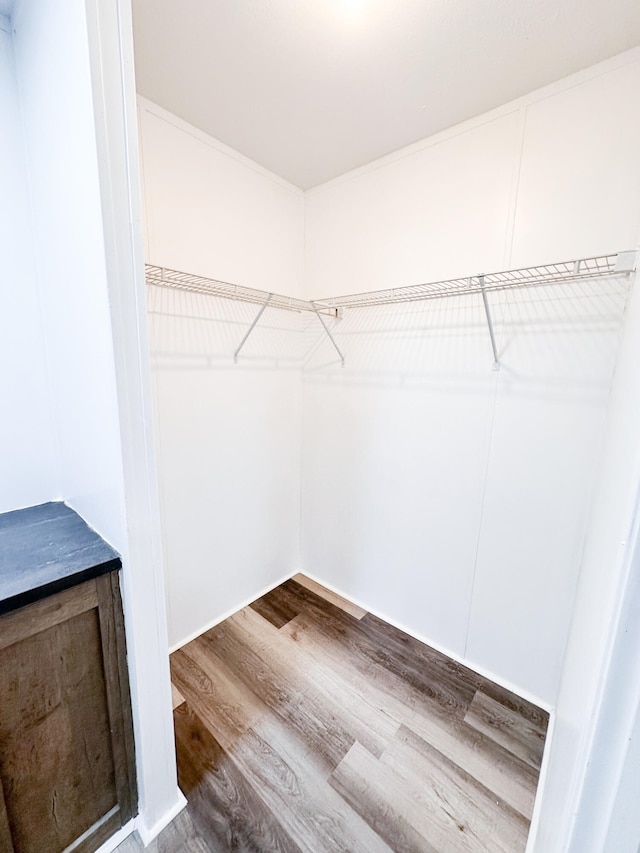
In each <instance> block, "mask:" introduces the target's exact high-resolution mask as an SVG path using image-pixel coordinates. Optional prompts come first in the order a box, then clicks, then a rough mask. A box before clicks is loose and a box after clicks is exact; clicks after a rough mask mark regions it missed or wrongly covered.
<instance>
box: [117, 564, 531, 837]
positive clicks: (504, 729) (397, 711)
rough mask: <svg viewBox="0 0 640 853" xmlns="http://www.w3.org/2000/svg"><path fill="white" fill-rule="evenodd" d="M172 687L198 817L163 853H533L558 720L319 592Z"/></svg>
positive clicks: (287, 593) (182, 778)
mask: <svg viewBox="0 0 640 853" xmlns="http://www.w3.org/2000/svg"><path fill="white" fill-rule="evenodd" d="M171 674H172V681H173V685H174V703H176V708H175V711H174V719H175V727H176V745H177V755H178V773H179V784H180V787H181V789H182V791H183V792H184V794H185V796H186V797H187V799H188V802H189V805H188V807H187V809H186V810H185V811H184V812H183V813H182V815H180V816H179V817H178V818H177V819H176V821H174V822H173V824H172V825H171V826H170V827H168V828H167V829H166V830H165V831H164V832H163V833H162V834H161V836H160V837H159V838H158V839H157V840H156V841H155V842H154V845H155V846H153V847H152V848H150V849H151V851H152V853H178V852H179V851H198V853H208V851H212V852H213V851H216V853H219V852H221V851H240V853H243V852H244V851H246V853H249V851H251V853H278V851H280V853H294V851H305V853H324V851H326V852H327V853H329V851H330V853H337V851H340V853H342V851H350V853H377V851H381V853H382V851H386V853H388V851H390V850H391V851H397V853H410V851H415V853H476V852H477V853H494V851H495V853H519V852H520V851H524V849H525V846H526V841H527V834H528V830H529V822H530V819H531V814H532V810H533V801H534V797H535V791H536V786H537V783H538V775H539V769H540V762H541V760H542V751H543V747H544V739H545V734H546V730H547V724H548V717H547V714H546V713H545V712H544V711H542V710H541V709H539V708H537V707H535V706H533V705H531V704H530V703H528V702H526V701H524V700H523V699H521V698H519V697H517V696H515V695H514V694H511V693H509V692H508V691H506V690H504V689H503V688H501V687H498V686H497V685H495V684H493V683H491V682H489V681H487V680H486V679H483V678H481V677H480V676H478V675H477V674H475V673H474V672H472V671H471V670H469V669H466V668H465V667H463V666H461V665H460V664H457V663H455V662H454V661H452V660H450V659H449V658H447V657H445V656H443V655H441V654H440V653H438V652H435V651H434V650H433V649H431V648H429V647H427V646H425V645H423V644H421V643H419V642H418V641H416V640H414V639H413V638H411V637H409V636H407V635H406V634H403V633H402V632H401V631H398V630H397V629H395V628H392V627H391V626H390V625H388V624H386V623H385V622H383V621H381V620H380V619H377V618H376V617H375V616H373V615H372V614H370V613H366V612H365V611H363V610H362V609H361V608H357V607H355V606H354V605H353V604H351V603H349V602H345V601H344V600H343V599H341V598H340V597H339V596H336V595H335V594H333V593H328V591H327V594H326V595H325V594H324V591H323V589H322V587H319V586H318V584H315V582H313V581H310V580H308V579H306V578H304V577H302V576H298V578H297V579H294V580H291V581H287V582H286V583H285V584H283V585H281V586H280V587H278V588H277V589H276V590H274V591H273V592H271V593H269V594H268V595H265V596H263V597H262V598H261V599H259V600H258V601H256V602H254V603H253V604H252V605H250V606H249V607H247V608H245V609H244V610H242V611H240V612H239V613H237V614H235V615H234V616H232V617H231V618H230V619H227V620H226V621H225V622H223V623H221V624H220V625H217V626H216V627H214V628H212V629H211V630H210V631H207V632H206V633H205V634H203V635H202V636H201V637H198V638H197V639H196V640H193V641H192V642H191V643H189V644H188V645H186V646H184V647H183V648H182V649H180V650H179V651H177V652H175V653H174V654H173V655H172V656H171ZM136 843H137V842H135V841H134V840H132V839H129V840H128V841H127V842H125V844H124V845H121V847H120V848H118V849H119V851H120V853H133V851H135V850H137V849H141V848H136V847H135V846H134V845H135V844H136ZM126 845H129V846H126Z"/></svg>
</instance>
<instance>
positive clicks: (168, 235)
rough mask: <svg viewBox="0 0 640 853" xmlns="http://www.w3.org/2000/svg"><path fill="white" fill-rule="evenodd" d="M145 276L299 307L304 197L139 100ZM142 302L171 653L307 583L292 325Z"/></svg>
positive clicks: (215, 309)
mask: <svg viewBox="0 0 640 853" xmlns="http://www.w3.org/2000/svg"><path fill="white" fill-rule="evenodd" d="M139 114H140V133H141V149H142V154H143V175H144V204H145V220H146V224H147V247H148V249H147V260H148V261H149V262H151V263H154V264H158V265H164V266H168V267H172V268H174V269H179V270H185V271H187V272H192V273H199V274H201V275H208V276H210V277H213V278H218V279H222V280H226V281H231V282H234V283H240V284H242V283H244V284H247V285H250V286H253V287H259V288H262V289H266V290H273V291H275V292H279V293H285V294H288V295H295V294H296V293H298V292H299V291H300V290H301V287H302V281H301V274H302V254H303V233H304V232H303V227H304V216H303V195H302V193H301V192H300V191H299V190H297V189H295V188H294V187H291V186H289V185H288V184H285V183H284V182H283V181H282V180H280V179H279V178H277V177H276V176H274V175H271V174H270V173H268V172H266V171H265V170H264V169H261V168H260V167H259V166H257V165H255V164H253V163H251V162H250V161H248V160H246V159H245V158H242V157H240V155H238V154H236V153H235V152H232V151H230V150H229V149H227V148H225V147H224V146H221V145H220V143H218V142H217V141H215V140H213V139H210V138H209V137H206V136H205V135H204V134H202V133H200V132H199V131H197V130H195V129H194V128H191V127H190V126H189V125H186V124H185V123H184V122H182V121H180V120H179V119H177V118H175V117H173V116H171V115H169V114H168V113H166V112H165V111H163V110H161V109H159V108H157V107H155V106H154V105H153V104H150V103H149V102H148V101H144V100H140V110H139ZM258 309H259V306H256V305H250V304H249V305H247V304H240V303H230V304H228V303H227V304H225V301H224V300H214V299H211V298H210V297H205V296H201V295H197V294H189V293H177V292H175V291H169V290H164V289H161V288H156V287H153V288H150V290H149V312H150V313H149V318H150V344H151V353H152V368H153V380H154V391H155V403H156V412H157V418H156V423H157V435H158V461H159V469H160V480H161V505H162V522H163V524H162V526H163V537H164V549H165V556H166V582H167V608H168V614H169V641H170V644H171V646H176V645H179V644H181V643H183V642H184V641H185V640H186V639H187V638H189V637H191V636H193V635H195V634H198V633H200V632H201V631H202V630H204V628H205V627H206V626H207V625H209V624H210V623H212V622H213V621H216V620H217V619H219V618H221V617H222V616H223V615H225V614H226V613H228V612H229V611H231V610H235V609H236V608H237V607H239V606H240V605H241V604H242V603H244V602H247V601H251V600H253V599H254V598H255V597H256V596H257V595H258V594H259V593H260V592H261V591H263V590H265V589H267V588H268V587H271V586H273V585H275V584H276V583H278V582H279V581H280V580H281V579H282V578H283V577H285V576H287V575H289V574H291V573H292V572H295V571H297V570H298V569H299V568H300V556H299V530H300V428H301V415H300V394H299V391H300V372H299V362H300V356H301V346H302V339H301V335H302V329H303V326H302V324H301V320H300V317H299V315H297V314H289V313H287V312H282V311H278V310H273V309H267V310H266V311H265V313H264V315H263V317H262V319H261V321H260V323H259V325H258V327H257V329H256V330H255V332H254V333H253V334H252V336H251V338H250V339H249V340H248V342H247V344H246V346H245V348H244V349H243V350H242V353H241V355H240V358H239V363H238V364H237V365H235V364H234V361H233V353H234V351H235V350H236V348H237V347H238V345H239V344H240V341H241V340H242V337H243V335H244V334H245V332H246V331H247V329H248V328H249V326H250V324H251V322H252V320H253V318H254V317H255V315H256V313H257V311H258Z"/></svg>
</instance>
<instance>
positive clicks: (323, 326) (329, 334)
mask: <svg viewBox="0 0 640 853" xmlns="http://www.w3.org/2000/svg"><path fill="white" fill-rule="evenodd" d="M311 305H312V307H313V310H314V311H315V312H316V316H317V317H318V320H320V322H321V323H322V328H323V329H324V330H325V332H326V333H327V337H328V338H329V340H330V341H331V343H332V344H333V346H334V347H335V350H336V352H337V353H338V355H339V356H340V364H341V365H342V367H344V356H343V355H342V353H341V352H340V348H339V347H338V344H337V343H336V342H335V340H334V338H333V335H332V334H331V332H330V331H329V327H328V326H327V324H326V323H325V322H324V320H323V319H322V314H321V313H320V312H319V311H318V309H317V308H316V305H315V302H312V303H311Z"/></svg>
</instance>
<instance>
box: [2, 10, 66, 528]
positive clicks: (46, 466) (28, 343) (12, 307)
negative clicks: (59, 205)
mask: <svg viewBox="0 0 640 853" xmlns="http://www.w3.org/2000/svg"><path fill="white" fill-rule="evenodd" d="M0 115H2V133H0V163H2V193H0V235H2V236H1V237H0V244H1V246H2V250H1V252H2V280H3V286H2V310H1V311H0V361H1V363H2V365H3V369H2V370H1V371H0V399H1V400H2V417H1V418H0V471H2V475H1V476H0V512H6V511H8V510H11V509H17V508H19V507H24V506H30V505H33V504H39V503H44V502H45V501H49V500H53V499H55V498H57V497H59V496H60V492H59V484H58V454H57V447H56V441H55V432H54V426H53V419H52V413H51V407H50V398H49V392H48V374H47V364H46V358H45V349H44V341H43V335H42V317H41V313H40V307H39V303H38V288H37V280H36V266H35V263H34V251H33V250H34V238H33V230H32V226H31V214H30V210H29V193H28V186H27V173H26V161H25V156H24V140H23V135H22V120H21V116H20V104H19V99H18V86H17V79H16V73H15V63H14V53H13V39H12V34H11V24H10V22H9V20H8V19H7V18H3V17H1V16H0Z"/></svg>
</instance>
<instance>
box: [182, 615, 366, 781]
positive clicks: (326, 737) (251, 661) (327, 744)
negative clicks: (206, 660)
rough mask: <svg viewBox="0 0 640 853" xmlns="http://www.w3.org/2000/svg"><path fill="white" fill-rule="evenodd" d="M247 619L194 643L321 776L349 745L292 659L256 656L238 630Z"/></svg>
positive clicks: (247, 638)
mask: <svg viewBox="0 0 640 853" xmlns="http://www.w3.org/2000/svg"><path fill="white" fill-rule="evenodd" d="M249 621H250V614H244V615H243V614H236V615H235V616H234V617H232V618H230V619H227V620H225V622H224V623H222V624H221V625H218V626H216V628H214V629H212V630H211V631H207V633H206V634H203V636H202V637H200V638H198V640H196V641H194V644H196V645H200V648H201V649H202V650H203V651H205V652H206V653H207V654H209V655H210V656H211V659H212V660H214V661H215V662H216V667H217V668H220V669H222V668H226V670H227V672H229V673H233V675H234V676H235V678H236V680H237V681H238V682H241V683H242V684H243V685H244V686H245V687H246V688H247V689H248V690H251V691H252V692H253V693H254V695H255V696H256V697H257V699H258V700H259V701H260V702H261V703H262V704H263V705H264V706H265V707H266V708H269V709H270V710H271V712H272V713H274V714H276V715H277V716H278V717H279V718H280V719H282V721H283V722H284V723H286V725H288V726H289V727H290V728H291V730H292V731H294V732H296V734H297V735H298V736H299V737H300V739H301V742H303V743H304V744H305V745H306V748H307V749H308V751H309V753H310V754H313V755H314V756H315V757H316V758H317V759H318V760H320V761H322V762H323V763H324V766H325V769H326V772H327V775H328V774H329V773H330V772H331V771H332V770H333V768H334V767H335V766H336V764H337V763H338V762H339V761H340V760H341V759H342V758H343V756H344V755H345V753H346V752H347V751H348V750H349V748H350V747H351V745H352V744H353V741H354V737H353V735H352V734H351V733H350V732H348V731H347V730H346V729H345V728H344V726H343V725H342V724H341V720H340V715H338V714H336V713H335V712H334V711H333V709H332V708H331V704H330V702H329V701H327V698H326V697H325V696H324V695H323V694H322V692H321V691H320V690H318V689H317V688H316V687H315V685H313V684H311V683H310V682H309V681H307V680H306V679H305V673H304V671H303V670H300V669H298V670H296V668H295V666H293V661H292V658H291V657H290V658H288V659H285V658H282V657H281V658H280V659H279V658H278V655H277V654H275V653H274V650H275V646H274V645H272V647H271V648H270V649H269V653H268V654H265V653H264V648H263V650H262V653H260V651H258V649H256V648H255V646H254V645H253V644H252V642H251V640H252V634H251V632H250V631H248V630H246V629H245V628H244V627H243V626H246V625H247V624H248V623H249Z"/></svg>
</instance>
